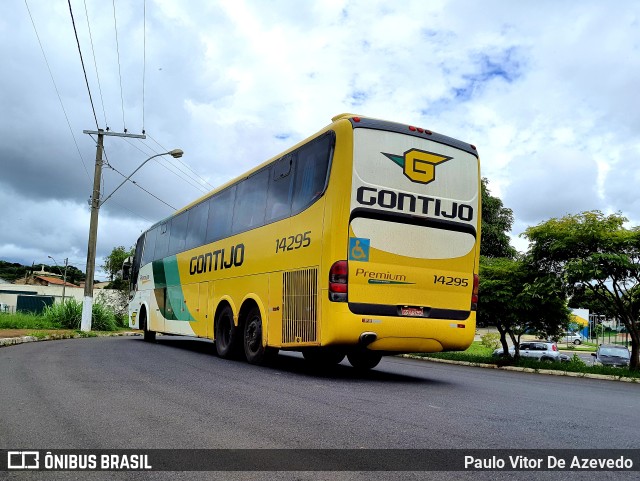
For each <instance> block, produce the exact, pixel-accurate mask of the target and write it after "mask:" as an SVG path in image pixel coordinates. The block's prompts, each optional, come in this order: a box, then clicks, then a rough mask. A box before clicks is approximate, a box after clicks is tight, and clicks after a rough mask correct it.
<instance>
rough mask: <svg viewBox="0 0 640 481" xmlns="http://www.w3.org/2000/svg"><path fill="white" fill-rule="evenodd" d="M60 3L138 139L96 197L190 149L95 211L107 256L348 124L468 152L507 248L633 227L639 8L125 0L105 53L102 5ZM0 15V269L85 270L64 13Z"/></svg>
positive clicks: (449, 0)
mask: <svg viewBox="0 0 640 481" xmlns="http://www.w3.org/2000/svg"><path fill="white" fill-rule="evenodd" d="M72 5H73V7H74V15H75V21H76V25H77V27H78V34H79V39H80V44H81V47H82V50H83V57H84V60H85V67H86V69H87V77H88V80H89V84H90V87H91V92H92V97H93V102H94V106H95V111H96V117H97V123H98V125H99V126H100V128H106V126H109V127H110V128H111V130H112V131H117V132H122V131H123V130H124V129H125V128H127V130H128V131H129V133H140V132H141V131H142V129H143V128H144V129H145V130H146V132H147V134H148V138H147V140H145V141H140V140H134V139H127V140H124V139H120V138H116V137H109V138H107V139H106V140H105V152H106V161H107V163H106V165H105V169H104V174H103V179H102V185H103V195H107V194H108V193H110V192H111V191H112V190H113V189H114V188H115V187H116V186H117V185H118V184H120V182H122V180H123V178H124V176H127V175H129V174H130V173H131V172H132V171H133V170H134V169H135V168H136V167H137V166H138V165H140V164H141V163H142V162H143V161H144V160H145V159H147V158H148V157H150V156H152V155H155V154H157V153H161V152H164V151H167V150H171V149H173V148H181V149H183V150H184V151H185V156H184V157H183V159H181V162H179V161H175V160H173V159H171V158H170V157H160V158H157V159H154V160H152V161H150V162H149V163H148V164H146V165H145V166H144V167H143V168H142V169H141V170H140V171H139V172H137V173H136V175H135V177H134V178H133V180H135V181H136V184H131V183H129V184H127V185H125V186H123V187H122V188H121V189H120V190H119V191H118V192H117V193H116V194H115V195H114V196H113V198H112V199H110V200H109V201H108V202H107V203H106V204H105V205H104V207H103V208H102V209H101V215H100V231H99V245H98V252H99V256H104V255H106V254H108V253H109V252H110V250H111V249H112V248H113V247H115V246H117V245H125V246H130V245H132V244H133V243H134V242H135V240H136V238H137V237H138V235H139V234H140V232H141V231H142V230H143V229H145V228H146V227H148V226H149V225H151V224H152V223H154V222H157V221H158V220H160V219H162V218H164V217H166V216H168V215H170V214H171V213H172V212H173V207H181V206H183V205H185V204H187V203H189V202H191V201H193V200H194V199H196V198H198V197H199V196H200V195H202V194H203V193H204V192H205V191H207V190H209V189H211V188H212V187H213V186H218V185H220V184H222V183H224V182H226V181H227V180H229V179H230V178H233V177H234V176H237V175H239V174H241V173H242V172H244V171H246V170H247V169H249V168H251V167H253V166H255V165H257V164H258V163H260V162H262V161H264V160H266V159H267V158H269V157H271V156H273V155H277V154H278V152H280V151H282V150H284V149H285V148H288V147H289V146H291V145H293V144H295V143H296V142H298V141H300V140H301V139H303V138H304V137H306V136H308V135H310V134H312V133H313V132H315V131H316V130H317V129H319V128H321V127H323V126H324V125H326V124H327V123H328V122H329V121H330V118H331V117H332V116H333V115H335V114H338V113H341V112H348V111H351V112H356V113H360V114H364V115H370V116H374V117H380V118H386V119H390V120H397V121H400V122H405V123H411V124H417V125H421V126H423V127H425V128H429V129H432V130H434V131H437V132H441V133H443V134H446V135H450V136H452V137H456V138H460V139H461V140H464V141H467V142H471V143H473V144H475V145H477V146H478V149H479V152H480V154H481V159H482V169H483V175H484V176H486V177H488V178H489V180H490V188H491V190H492V192H493V193H494V194H495V195H499V196H503V197H504V199H503V200H504V202H505V205H506V206H507V207H511V208H513V210H514V212H515V215H516V225H515V228H514V232H515V233H516V234H517V233H518V232H520V231H521V230H522V229H524V228H525V227H526V226H527V225H531V224H533V223H537V222H539V221H541V220H545V219H547V218H549V217H553V216H558V215H563V214H565V213H574V212H578V211H582V210H586V209H591V208H600V209H602V210H605V211H618V210H619V211H622V212H623V214H625V215H627V216H628V217H629V218H631V219H640V204H639V203H638V201H636V200H635V198H634V195H633V192H634V191H633V180H634V179H635V178H636V177H637V171H638V170H637V168H636V167H635V166H636V165H637V161H638V156H639V155H638V144H637V141H636V140H634V139H635V136H636V133H637V132H638V130H639V128H640V110H638V109H637V108H635V104H634V102H633V99H634V98H635V90H636V89H637V85H640V55H639V53H640V33H639V32H640V29H639V28H638V26H639V25H638V24H639V22H640V5H638V3H637V2H634V1H631V0H622V1H620V2H616V8H611V6H610V5H609V4H606V3H603V2H598V1H595V0H594V1H586V2H580V3H574V2H554V3H553V4H548V5H545V6H544V8H543V7H541V6H540V4H536V3H523V2H503V1H497V0H495V1H491V0H490V1H486V2H473V1H468V0H441V1H429V2H424V1H406V2H388V1H383V0H379V1H371V0H369V1H364V0H354V1H347V0H331V1H310V2H298V1H293V0H281V1H275V2H270V3H269V4H265V3H264V2H258V1H250V0H244V1H242V0H233V1H227V0H220V1H215V2H214V1H204V0H203V1H194V2H179V1H175V0H155V1H153V2H147V8H146V24H145V23H143V11H142V5H141V4H138V3H136V2H117V3H116V16H117V42H118V43H117V44H116V29H115V25H114V21H113V5H111V4H110V3H109V2H98V1H97V0H91V1H87V2H86V6H87V10H86V11H87V12H88V14H89V22H88V24H89V25H90V28H91V36H90V35H89V28H88V25H87V18H86V16H85V10H84V5H83V4H81V3H78V2H72ZM0 8H1V9H2V12H1V13H2V15H0V32H2V33H3V34H4V36H5V38H11V41H10V42H3V43H2V44H0V53H1V54H2V58H3V59H4V65H5V70H6V71H7V72H11V75H4V76H3V77H2V78H1V79H0V82H1V87H2V88H0V103H1V104H2V106H3V112H4V114H5V115H3V116H0V128H1V129H2V132H3V135H2V136H1V137H0V159H1V163H2V167H3V169H2V174H1V175H0V198H1V199H2V204H1V205H3V206H5V205H11V206H19V208H16V209H14V210H13V211H12V212H11V213H10V216H9V218H10V219H11V222H12V223H15V225H16V226H18V227H19V228H17V229H14V230H13V232H9V231H8V230H7V229H4V230H3V231H2V232H0V258H4V259H8V260H12V261H19V262H24V263H30V262H32V261H34V260H35V261H36V262H38V261H44V260H46V259H47V255H52V254H51V251H55V252H54V253H53V255H58V256H60V257H62V258H65V257H71V256H73V257H74V258H76V259H78V260H79V261H80V262H81V261H82V259H83V258H84V257H85V255H86V254H85V252H86V242H87V241H86V238H87V235H88V220H87V219H88V207H87V199H88V197H89V195H90V193H91V182H92V177H93V164H94V159H95V138H94V137H92V136H89V135H86V134H83V133H82V131H83V130H85V129H88V130H95V129H96V119H95V118H94V114H93V111H92V109H91V105H90V102H89V97H88V94H87V89H86V86H85V79H84V74H83V71H82V67H81V65H80V61H79V56H78V52H77V45H76V41H75V36H74V34H73V29H72V27H71V21H70V18H69V11H68V6H67V5H66V4H60V3H56V2H29V8H30V12H31V15H32V18H33V21H34V23H35V25H36V29H37V32H38V35H37V36H36V33H35V31H34V28H33V25H32V23H31V17H30V16H29V12H28V11H27V9H26V8H25V7H24V6H23V5H22V4H17V3H11V2H8V3H7V2H4V3H3V4H2V7H0ZM38 40H40V42H41V43H42V46H43V48H44V51H45V53H46V58H47V61H46V62H45V60H44V58H43V55H42V52H41V50H40V43H39V41H38ZM92 44H93V48H92ZM143 46H144V49H143ZM94 55H95V59H96V64H97V71H98V74H99V82H98V76H96V66H95V65H94V63H93V58H94ZM49 69H50V71H51V74H52V75H53V78H54V81H55V85H54V83H53V82H52V80H51V77H50V74H49ZM143 79H144V83H143ZM143 91H144V96H143ZM61 104H62V106H64V111H63V108H62V106H61ZM194 172H195V174H194ZM196 174H197V175H196ZM636 180H637V179H636ZM5 202H6V203H5ZM45 217H46V218H45ZM12 225H13V224H12ZM36 258H37V259H36ZM99 262H100V261H99ZM79 267H81V268H84V266H79Z"/></svg>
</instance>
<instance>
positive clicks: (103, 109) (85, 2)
mask: <svg viewBox="0 0 640 481" xmlns="http://www.w3.org/2000/svg"><path fill="white" fill-rule="evenodd" d="M84 13H85V16H86V17H87V28H88V29H89V39H90V40H91V52H92V53H93V66H94V67H95V69H96V78H97V79H98V91H99V92H100V102H101V103H102V115H103V116H104V124H105V125H106V126H108V125H109V124H108V123H107V112H106V111H105V108H104V98H103V97H102V86H101V85H100V75H98V62H96V51H95V48H94V47H93V36H92V35H91V25H90V23H89V11H88V10H87V0H84ZM107 130H109V127H107Z"/></svg>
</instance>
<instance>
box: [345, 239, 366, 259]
mask: <svg viewBox="0 0 640 481" xmlns="http://www.w3.org/2000/svg"><path fill="white" fill-rule="evenodd" d="M369 243H370V241H369V239H361V238H359V237H350V238H349V260H350V261H360V262H369Z"/></svg>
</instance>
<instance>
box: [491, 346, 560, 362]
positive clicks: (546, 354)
mask: <svg viewBox="0 0 640 481" xmlns="http://www.w3.org/2000/svg"><path fill="white" fill-rule="evenodd" d="M509 353H510V354H511V355H512V356H513V355H514V353H515V349H514V348H513V346H512V347H511V348H510V349H509ZM493 355H494V356H502V349H496V350H495V351H493ZM520 356H521V357H531V358H534V359H539V360H541V361H564V360H565V359H563V358H562V355H561V354H560V351H558V346H557V345H556V343H555V342H547V341H525V342H521V343H520Z"/></svg>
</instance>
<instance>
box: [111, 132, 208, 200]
mask: <svg viewBox="0 0 640 481" xmlns="http://www.w3.org/2000/svg"><path fill="white" fill-rule="evenodd" d="M124 140H125V142H127V143H129V145H131V146H132V147H133V148H135V149H137V150H139V151H140V152H142V153H143V154H145V155H148V154H147V152H145V151H144V150H142V149H141V148H140V147H138V146H137V145H135V144H134V143H132V142H131V141H130V140H128V139H126V138H125V139H124ZM143 145H144V146H145V147H147V148H148V149H149V150H151V152H153V153H154V154H157V153H158V152H157V151H156V150H155V149H153V148H152V147H150V146H149V145H147V144H145V143H144V142H143ZM163 150H165V151H166V150H167V149H163ZM158 160H160V159H159V158H158ZM175 160H177V161H179V159H175ZM158 164H159V165H160V166H161V167H164V168H165V169H167V170H168V171H169V172H171V173H172V174H173V175H175V176H176V177H178V178H180V179H182V180H183V181H185V182H186V183H187V184H189V185H190V186H191V187H194V188H196V189H198V190H199V191H200V192H201V193H203V194H206V193H207V192H209V190H208V189H206V188H205V187H203V186H202V185H201V184H200V183H199V182H198V181H197V179H194V178H193V177H190V176H189V173H188V172H185V171H183V170H181V169H180V168H179V167H178V166H177V165H174V164H173V163H171V162H169V161H167V165H165V164H163V163H161V162H158ZM168 166H170V167H168ZM173 169H178V170H179V171H180V172H182V173H183V174H184V175H185V176H186V177H183V176H182V175H180V174H179V173H178V172H176V171H175V170H173Z"/></svg>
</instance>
